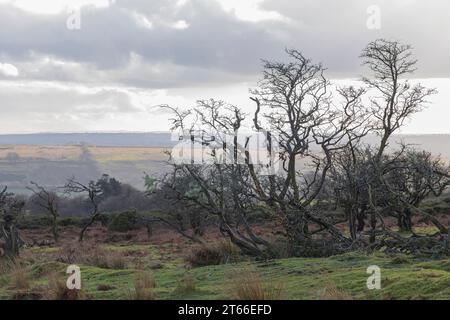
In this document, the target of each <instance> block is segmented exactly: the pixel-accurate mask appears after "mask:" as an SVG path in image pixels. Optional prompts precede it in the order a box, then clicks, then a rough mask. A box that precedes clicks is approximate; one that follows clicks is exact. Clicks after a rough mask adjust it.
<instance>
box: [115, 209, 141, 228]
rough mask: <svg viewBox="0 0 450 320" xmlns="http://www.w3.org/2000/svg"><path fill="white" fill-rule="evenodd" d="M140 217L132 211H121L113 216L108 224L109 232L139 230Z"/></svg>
mask: <svg viewBox="0 0 450 320" xmlns="http://www.w3.org/2000/svg"><path fill="white" fill-rule="evenodd" d="M140 220H141V218H140V215H139V214H138V213H137V212H136V211H134V210H131V211H123V212H120V213H118V214H113V215H112V216H111V218H110V221H109V223H108V230H109V231H118V232H126V231H131V230H136V229H139V227H140V225H139V221H140Z"/></svg>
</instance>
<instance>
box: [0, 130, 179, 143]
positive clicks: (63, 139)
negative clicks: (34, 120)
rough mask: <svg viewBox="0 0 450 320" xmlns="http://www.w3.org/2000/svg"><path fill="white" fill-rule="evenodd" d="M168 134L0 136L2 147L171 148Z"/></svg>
mask: <svg viewBox="0 0 450 320" xmlns="http://www.w3.org/2000/svg"><path fill="white" fill-rule="evenodd" d="M170 137H171V135H170V133H168V132H161V133H159V132H145V133H134V132H130V133H129V132H126V133H36V134H5V135H0V145H22V144H26V145H41V146H44V145H47V146H52V145H80V144H86V145H91V146H101V147H171V146H173V145H175V142H173V141H170V140H171V139H170Z"/></svg>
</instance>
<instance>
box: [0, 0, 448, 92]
mask: <svg viewBox="0 0 450 320" xmlns="http://www.w3.org/2000/svg"><path fill="white" fill-rule="evenodd" d="M177 3H178V1H176V0H152V1H148V0H117V1H116V2H115V4H114V5H112V6H111V7H109V8H94V7H83V8H82V11H81V14H82V16H81V18H82V20H81V23H82V24H81V30H77V31H71V30H68V29H67V28H66V19H67V17H68V14H60V15H37V14H31V13H27V12H24V11H21V10H19V9H17V8H15V7H13V6H11V5H0V43H1V46H0V61H4V62H10V63H13V64H14V65H16V66H17V67H18V68H19V69H20V71H21V72H20V75H19V77H17V79H18V81H20V80H25V79H28V80H29V79H38V80H49V81H52V80H58V81H67V82H81V83H85V84H86V83H95V84H120V85H125V86H137V87H149V88H168V87H188V86H200V85H201V86H205V85H219V84H223V83H232V82H238V81H248V80H251V79H255V78H257V77H258V73H259V71H260V68H261V63H260V59H261V58H269V59H283V58H284V54H283V49H284V47H293V48H298V49H300V50H302V51H303V52H304V53H305V54H306V55H307V56H310V57H312V58H313V59H314V60H315V61H321V62H323V63H324V65H325V66H326V67H328V69H329V70H328V74H329V75H330V76H333V77H357V76H358V75H359V74H360V73H361V72H362V70H361V67H360V63H359V60H358V58H357V57H358V55H359V53H360V51H361V49H362V48H363V47H364V46H365V44H366V43H367V42H369V41H371V40H373V39H376V38H379V37H387V38H395V39H399V40H402V41H405V42H408V43H411V44H412V45H414V47H415V50H416V56H417V57H418V59H419V61H420V65H419V67H420V70H419V73H417V76H423V77H439V76H441V77H448V76H450V64H448V62H447V60H448V58H447V57H448V56H449V55H450V42H449V41H445V40H444V39H446V36H445V35H443V32H445V30H448V29H450V19H448V18H447V15H448V12H449V10H450V3H449V2H448V1H446V0H435V1H432V2H425V1H417V0H410V1H406V0H370V1H369V0H348V1H345V4H343V3H342V2H340V1H335V0H301V1H288V0H265V1H264V2H263V4H262V6H263V8H265V9H267V10H271V11H276V12H279V13H280V14H281V15H283V16H285V17H287V18H288V20H287V21H260V22H257V23H255V22H248V21H242V20H239V19H238V18H237V17H236V16H234V15H233V14H232V13H229V12H225V11H224V10H223V9H222V8H221V7H220V6H219V4H218V3H216V2H215V1H211V0H191V1H187V2H186V4H185V5H183V6H178V5H177ZM372 4H377V5H379V6H380V8H381V14H382V16H381V17H382V28H381V30H368V29H367V28H366V19H367V17H368V15H367V13H366V9H367V7H368V6H369V5H372ZM136 15H139V16H141V17H145V19H147V20H148V21H150V22H151V24H152V27H151V28H145V27H143V26H141V25H140V24H139V22H138V21H137V20H136ZM180 20H185V21H186V22H187V23H188V24H189V27H188V28H187V29H183V30H179V29H175V28H173V27H171V26H172V25H173V24H174V23H176V22H177V21H180ZM46 58H49V59H47V60H45V59H46ZM58 60H60V61H62V62H63V63H55V61H58Z"/></svg>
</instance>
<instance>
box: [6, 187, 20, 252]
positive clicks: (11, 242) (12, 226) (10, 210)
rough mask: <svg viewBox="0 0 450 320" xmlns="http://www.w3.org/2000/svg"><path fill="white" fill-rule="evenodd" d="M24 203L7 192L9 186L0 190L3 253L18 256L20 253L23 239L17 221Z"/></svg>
mask: <svg viewBox="0 0 450 320" xmlns="http://www.w3.org/2000/svg"><path fill="white" fill-rule="evenodd" d="M24 205H25V202H24V201H22V200H19V199H16V198H15V197H14V196H13V194H11V193H8V192H7V187H4V188H3V190H2V191H0V240H1V242H0V244H1V246H0V253H1V255H6V256H17V255H18V254H19V248H20V246H21V245H22V244H23V240H22V239H21V238H20V235H19V232H18V230H17V228H16V221H17V218H18V216H19V214H20V212H21V211H22V209H23V207H24ZM2 247H3V248H2Z"/></svg>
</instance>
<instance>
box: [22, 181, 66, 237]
mask: <svg viewBox="0 0 450 320" xmlns="http://www.w3.org/2000/svg"><path fill="white" fill-rule="evenodd" d="M30 183H31V185H32V186H30V187H27V189H28V190H30V191H31V192H32V193H33V195H34V199H33V201H34V202H35V204H36V205H38V206H39V207H41V208H42V209H44V210H45V211H46V212H47V213H48V214H49V215H50V217H51V219H52V234H53V239H54V240H55V242H58V218H59V211H58V202H59V197H58V195H57V194H56V192H54V191H49V190H47V189H46V188H44V187H43V186H41V185H39V184H37V183H36V182H33V181H31V182H30Z"/></svg>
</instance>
